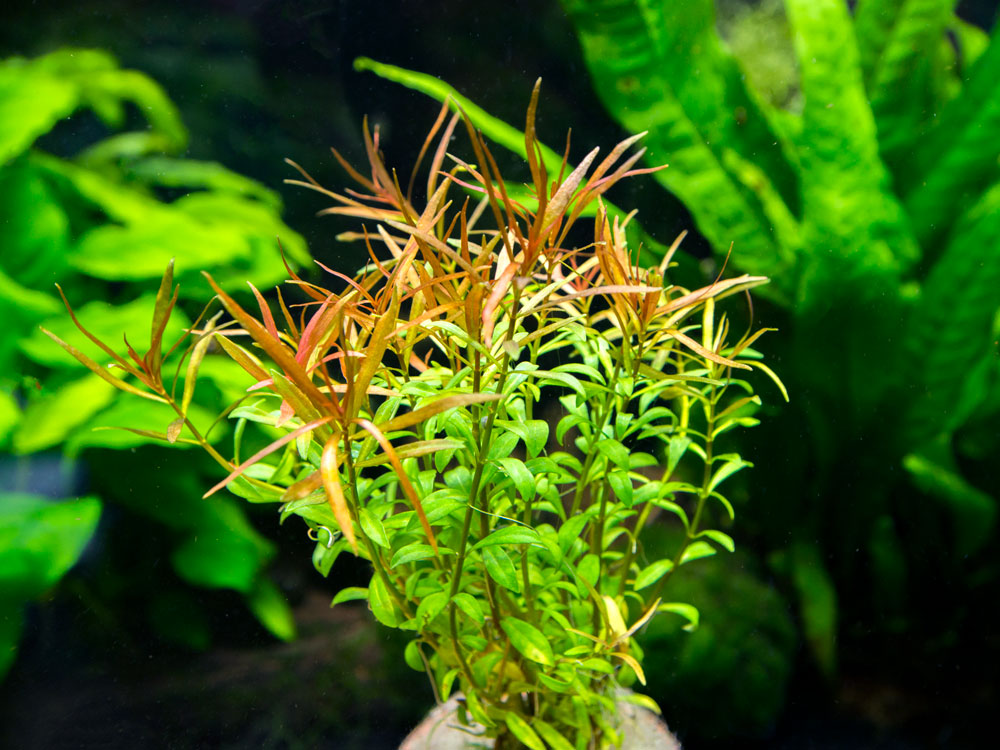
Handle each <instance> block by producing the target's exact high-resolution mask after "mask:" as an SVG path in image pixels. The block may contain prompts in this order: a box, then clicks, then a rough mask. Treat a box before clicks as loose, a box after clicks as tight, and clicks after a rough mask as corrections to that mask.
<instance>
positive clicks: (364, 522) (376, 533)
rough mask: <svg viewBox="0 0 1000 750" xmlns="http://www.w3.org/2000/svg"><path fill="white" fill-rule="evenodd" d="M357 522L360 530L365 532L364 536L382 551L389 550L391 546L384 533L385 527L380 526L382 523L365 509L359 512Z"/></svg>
mask: <svg viewBox="0 0 1000 750" xmlns="http://www.w3.org/2000/svg"><path fill="white" fill-rule="evenodd" d="M358 520H359V522H360V523H361V530H362V531H364V532H365V536H367V537H368V538H369V539H371V540H372V541H373V542H375V544H377V545H378V546H379V547H383V548H384V549H389V547H390V546H391V545H390V543H389V537H388V536H387V535H386V533H385V527H384V526H383V525H382V521H381V520H380V519H379V518H378V516H376V515H375V514H374V513H372V512H371V511H370V510H368V509H367V508H362V509H361V512H360V513H359V514H358Z"/></svg>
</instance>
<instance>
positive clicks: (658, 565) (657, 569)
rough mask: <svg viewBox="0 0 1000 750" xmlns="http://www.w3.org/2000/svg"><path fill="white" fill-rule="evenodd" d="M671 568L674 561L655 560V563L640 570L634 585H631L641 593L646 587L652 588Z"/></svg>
mask: <svg viewBox="0 0 1000 750" xmlns="http://www.w3.org/2000/svg"><path fill="white" fill-rule="evenodd" d="M673 567H674V561H673V560H666V559H664V560H657V561H656V562H653V563H651V564H649V565H647V566H646V567H645V568H643V569H642V570H640V571H639V574H638V575H637V576H636V577H635V583H634V584H633V586H635V590H636V591H641V590H642V589H644V588H646V587H647V586H652V585H653V584H654V583H656V582H657V581H659V580H660V579H661V578H663V576H665V575H666V574H667V571H669V570H671V569H672V568H673Z"/></svg>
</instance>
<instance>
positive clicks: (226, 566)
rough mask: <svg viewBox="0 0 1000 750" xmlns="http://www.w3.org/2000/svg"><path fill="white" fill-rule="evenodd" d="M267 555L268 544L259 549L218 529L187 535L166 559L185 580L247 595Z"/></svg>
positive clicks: (245, 539) (255, 545) (196, 584)
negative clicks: (213, 531) (168, 558)
mask: <svg viewBox="0 0 1000 750" xmlns="http://www.w3.org/2000/svg"><path fill="white" fill-rule="evenodd" d="M271 554H273V548H271V547H270V546H269V547H268V548H267V550H266V551H262V549H261V546H260V544H258V543H255V542H254V541H253V540H250V539H247V538H245V537H242V536H237V535H235V534H231V533H230V534H226V533H222V532H221V531H220V532H216V533H214V534H212V533H198V534H195V535H194V536H191V537H190V538H188V539H187V541H185V542H184V543H183V544H181V545H180V546H179V547H178V548H177V549H176V550H174V552H173V554H172V555H171V556H170V559H171V562H172V563H173V566H174V570H176V571H177V574H178V575H179V576H180V577H181V578H183V579H184V580H186V581H187V582H188V583H192V584H194V585H195V586H204V587H206V588H224V589H235V590H236V591H239V592H241V593H243V594H248V595H249V594H250V593H251V592H252V591H253V590H254V587H255V586H256V585H257V579H258V576H259V575H260V574H261V572H262V571H263V568H264V565H265V563H266V562H267V560H268V559H269V558H270V556H271Z"/></svg>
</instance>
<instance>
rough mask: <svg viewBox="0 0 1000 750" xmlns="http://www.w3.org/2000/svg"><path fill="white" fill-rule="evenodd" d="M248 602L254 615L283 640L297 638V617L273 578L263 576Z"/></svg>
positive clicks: (249, 595) (275, 635)
mask: <svg viewBox="0 0 1000 750" xmlns="http://www.w3.org/2000/svg"><path fill="white" fill-rule="evenodd" d="M247 604H248V605H249V607H250V611H251V612H253V614H254V617H256V618H257V620H258V621H259V622H260V624H261V625H263V626H264V627H265V628H267V629H268V631H270V633H271V635H273V636H274V637H275V638H278V639H280V640H282V641H291V640H294V639H295V617H294V616H293V615H292V608H291V607H289V606H288V601H287V600H286V599H285V597H284V596H283V595H282V593H281V591H280V590H279V589H278V587H277V586H275V585H274V582H273V581H271V579H269V578H267V577H265V576H261V577H260V578H258V580H257V585H256V586H254V588H253V590H252V591H251V592H250V593H249V594H248V595H247Z"/></svg>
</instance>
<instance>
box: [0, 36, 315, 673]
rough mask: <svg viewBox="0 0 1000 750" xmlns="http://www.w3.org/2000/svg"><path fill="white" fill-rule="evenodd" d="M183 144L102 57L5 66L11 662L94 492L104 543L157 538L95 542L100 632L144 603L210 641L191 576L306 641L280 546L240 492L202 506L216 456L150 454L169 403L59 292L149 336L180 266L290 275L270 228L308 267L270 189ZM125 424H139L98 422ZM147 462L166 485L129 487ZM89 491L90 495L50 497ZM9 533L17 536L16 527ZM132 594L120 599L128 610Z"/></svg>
mask: <svg viewBox="0 0 1000 750" xmlns="http://www.w3.org/2000/svg"><path fill="white" fill-rule="evenodd" d="M187 143H188V134H187V131H186V129H185V127H184V125H183V123H182V122H181V119H180V116H179V113H178V111H177V108H176V106H175V105H174V104H173V102H172V101H171V100H170V99H169V98H168V97H167V95H166V94H165V92H164V91H163V90H162V88H161V87H160V86H159V85H158V84H157V83H156V82H155V81H153V80H152V79H150V78H149V77H148V76H146V75H144V74H142V73H140V72H138V71H135V70H126V69H123V68H121V67H120V66H119V65H118V63H117V62H116V61H115V60H114V59H113V58H112V57H111V56H110V55H108V54H107V53H105V52H101V51H98V50H82V49H62V50H58V51H56V52H53V53H51V54H48V55H45V56H43V57H39V58H37V59H25V58H10V59H7V60H4V61H0V216H2V217H3V218H2V220H0V247H2V252H0V320H2V321H3V328H2V330H0V477H2V482H0V483H2V485H3V491H2V492H0V527H2V528H3V529H5V531H4V532H3V533H0V581H3V586H2V591H3V595H2V596H3V601H2V611H3V613H4V614H3V616H2V617H3V623H2V624H0V653H3V654H4V656H5V657H6V656H8V655H9V656H11V657H12V656H13V654H14V653H15V647H16V644H17V642H18V636H17V634H18V633H19V631H20V625H19V624H18V625H17V626H15V624H16V623H20V612H21V609H22V606H23V604H24V602H26V601H28V600H30V599H34V598H36V597H38V596H40V595H42V594H43V593H44V591H45V590H46V589H47V588H49V587H50V586H51V585H52V584H53V583H54V582H55V580H56V578H57V577H58V576H57V575H56V573H55V571H59V572H60V574H61V572H65V570H66V569H67V568H68V567H69V565H70V563H71V560H70V559H69V558H70V557H74V556H75V554H76V553H78V552H79V551H80V550H81V549H82V548H83V545H84V544H85V542H86V540H87V539H88V538H89V537H90V534H91V533H92V532H93V530H94V528H95V527H96V519H97V512H98V511H97V510H96V509H97V508H98V507H99V505H98V501H103V502H104V507H105V508H107V507H109V505H111V506H114V507H115V508H116V509H117V510H116V512H115V513H114V514H113V515H114V518H115V521H114V523H112V524H110V525H108V526H106V528H108V529H109V533H110V535H111V538H116V535H118V534H119V532H120V533H121V535H123V536H130V537H132V538H142V539H143V540H144V542H143V544H142V545H141V547H140V551H139V552H138V553H134V554H131V555H125V556H118V557H115V556H114V555H110V554H108V550H109V549H110V548H112V547H115V548H117V547H118V546H119V545H114V544H111V543H109V544H104V545H102V548H101V552H102V555H104V554H108V557H110V558H111V559H110V563H109V564H108V565H105V566H103V568H104V569H105V570H107V571H109V572H108V573H107V574H106V575H103V576H96V577H94V578H93V580H91V581H90V582H88V583H87V584H86V589H87V591H86V592H82V590H80V589H78V594H80V596H81V597H82V598H87V599H89V601H90V602H91V604H94V603H96V602H101V605H100V606H99V607H96V608H95V607H91V609H100V610H101V611H104V612H107V613H109V614H110V615H111V616H110V617H109V618H107V619H105V620H104V621H103V622H102V625H101V628H102V630H107V629H108V628H109V627H110V628H112V629H114V628H116V627H122V628H124V629H127V628H128V626H127V625H125V624H123V622H122V621H123V620H128V619H130V618H132V617H133V615H132V614H131V611H132V610H133V609H138V610H139V619H140V621H145V619H146V617H147V614H148V621H149V622H150V623H151V624H152V625H153V627H154V628H156V629H157V630H158V631H159V633H160V634H162V635H164V636H166V637H167V638H169V639H171V640H173V641H179V642H182V643H186V644H187V645H189V646H204V645H207V642H208V639H209V637H210V632H209V627H208V624H207V621H206V619H205V618H204V617H202V616H201V615H200V612H201V610H200V607H199V606H198V604H197V603H196V602H195V601H194V597H192V596H191V594H190V593H189V592H188V589H187V587H186V586H185V585H184V584H185V583H186V584H193V585H196V586H202V587H210V588H225V589H233V590H236V591H238V592H240V593H241V594H243V595H245V597H246V599H247V602H248V604H249V606H250V608H251V609H252V610H253V611H254V612H255V613H256V614H257V616H258V617H259V618H260V619H261V620H262V622H263V623H264V624H265V625H266V626H267V627H269V628H270V629H271V630H272V632H275V633H276V634H279V635H281V636H282V637H286V638H287V637H290V636H291V635H292V633H293V630H294V628H293V624H292V619H291V616H290V611H289V609H288V607H287V605H286V604H285V603H284V600H283V598H282V596H281V595H280V594H279V592H278V590H277V588H276V587H275V586H274V584H273V583H272V582H271V581H270V580H269V578H268V577H267V575H266V568H267V564H268V561H269V559H270V558H271V556H272V555H273V553H274V548H273V545H272V544H271V542H269V541H268V540H267V539H266V538H265V537H263V536H262V535H261V534H260V533H258V532H257V531H256V530H255V529H254V527H253V525H252V524H251V523H250V521H249V519H248V518H247V516H246V514H245V512H244V509H243V506H242V504H241V503H239V502H238V501H235V500H234V499H232V498H225V497H219V498H216V499H214V500H213V501H211V502H203V501H202V500H201V498H200V495H201V491H200V490H199V488H200V487H201V486H202V484H203V482H204V480H203V477H204V476H205V462H199V461H197V460H194V459H192V458H191V457H188V458H187V460H177V456H176V454H175V453H174V452H171V451H166V450H163V449H162V448H160V447H158V446H154V445H151V443H153V442H155V441H153V440H152V439H151V438H150V437H148V436H147V435H145V434H144V433H143V430H147V429H155V428H156V427H157V426H158V425H160V423H161V422H162V420H163V418H164V415H165V414H166V413H167V412H168V411H169V409H168V408H167V407H166V406H165V405H163V404H160V403H156V402H153V401H150V400H132V399H130V398H122V397H121V396H122V394H120V392H119V391H117V390H116V389H115V388H113V387H111V385H109V384H108V382H107V381H106V378H104V377H103V376H104V375H106V374H107V372H108V370H107V368H106V365H111V364H113V360H112V359H111V358H110V357H109V356H108V355H107V353H106V352H104V351H102V350H101V349H99V348H97V347H94V346H93V345H92V344H91V342H90V341H88V340H87V339H86V337H84V336H82V335H81V334H80V333H79V332H78V331H77V330H76V329H75V327H74V325H73V323H72V321H70V320H68V319H66V317H65V312H64V311H63V307H62V303H61V301H60V296H59V295H60V293H62V294H63V295H64V299H65V300H67V301H68V302H69V303H70V304H72V305H73V307H74V309H75V311H76V315H77V318H78V320H79V322H80V323H81V324H82V325H83V326H85V327H86V328H87V329H88V330H91V331H94V332H97V333H99V334H100V335H101V336H106V337H109V338H110V337H114V338H116V339H118V340H120V337H121V335H122V333H124V334H125V335H126V336H127V338H128V340H130V341H136V340H139V339H140V338H141V337H142V335H143V332H144V331H145V330H147V321H148V319H149V317H150V316H151V315H152V314H153V311H154V308H155V304H156V303H155V300H156V290H157V287H158V283H159V277H160V275H161V274H162V272H163V267H164V266H165V264H166V263H167V261H168V260H169V259H170V258H172V257H176V258H177V259H178V262H179V263H180V264H182V265H183V266H184V267H185V268H187V269H191V268H193V267H194V266H195V265H197V266H198V267H201V268H208V269H211V270H212V271H213V272H214V273H215V277H216V281H217V283H218V284H220V285H221V286H222V287H223V288H225V289H230V290H235V289H242V288H244V284H245V282H246V281H248V280H249V281H251V282H253V283H254V284H255V285H257V286H259V287H261V288H269V287H270V286H272V285H273V284H274V283H275V282H277V281H278V280H279V279H280V278H281V277H282V276H283V273H284V272H283V269H282V268H281V264H280V253H279V250H278V247H277V242H276V240H275V237H276V236H280V237H281V238H282V242H283V244H284V248H285V251H286V256H287V257H288V259H289V262H290V263H301V262H302V261H303V260H305V259H308V254H307V253H306V250H305V243H304V241H303V240H302V238H301V237H300V236H299V235H298V234H296V233H295V232H293V231H292V230H291V229H289V228H288V227H287V226H285V224H284V223H283V222H282V221H281V219H280V211H281V201H280V199H279V197H278V196H277V195H276V194H275V193H274V192H273V191H271V190H268V189H266V188H264V187H263V186H262V185H260V184H258V183H257V182H255V181H253V180H251V179H249V178H247V177H244V176H242V175H239V174H236V173H234V172H231V171H229V170H227V169H226V168H224V167H223V166H221V165H219V164H216V163H212V162H204V161H198V160H195V159H191V158H184V157H182V156H181V154H182V153H183V152H184V151H185V149H186V148H187ZM184 282H185V292H184V293H182V294H181V295H180V296H179V297H178V298H177V300H176V304H175V307H174V312H173V315H172V317H171V320H170V323H169V324H168V327H167V328H166V329H165V330H164V331H163V335H164V336H166V337H167V338H168V339H173V338H175V337H176V336H179V335H181V334H182V333H183V331H184V329H185V328H187V327H188V326H190V324H191V319H192V318H191V316H192V315H193V314H197V311H198V310H199V309H200V305H197V306H193V304H192V301H193V300H194V299H199V298H202V297H203V296H204V294H205V293H207V291H208V286H207V284H204V282H203V281H202V280H201V277H200V276H197V274H194V273H193V272H192V273H191V274H189V275H187V276H186V277H185V278H184ZM54 284H58V285H59V290H57V289H56V287H55V286H54ZM199 284H204V285H203V286H201V287H199ZM248 296H249V293H248ZM39 324H42V325H45V326H46V327H47V328H48V329H49V330H50V331H52V332H53V333H55V334H56V335H57V336H59V337H60V338H62V339H63V340H65V341H66V342H67V343H68V344H70V345H72V346H73V347H75V348H77V349H79V350H80V351H81V352H83V353H85V354H87V356H89V357H90V359H91V360H92V361H93V362H94V363H96V364H97V365H98V370H99V371H100V374H98V373H95V372H92V371H89V370H87V368H85V367H83V366H81V365H80V363H79V362H78V361H76V360H73V359H68V358H66V357H65V353H64V352H63V351H62V350H61V349H60V348H59V347H58V346H57V345H55V344H54V343H53V342H52V340H50V339H49V338H48V337H46V336H45V335H44V334H42V332H41V331H40V330H39V328H38V326H39ZM241 377H243V373H242V370H241V369H240V368H239V367H238V366H236V365H235V364H233V363H231V362H226V361H224V360H221V359H215V360H212V361H211V362H209V363H207V366H206V367H204V368H203V370H202V378H203V386H204V387H203V388H201V389H200V390H199V393H198V396H197V398H195V399H194V400H192V401H191V402H190V403H189V404H188V407H187V408H188V414H189V416H190V418H191V419H192V420H193V422H195V423H197V424H199V425H201V426H202V427H207V426H208V424H209V423H210V422H211V419H212V417H213V415H214V412H215V411H216V410H218V409H220V408H222V406H224V405H225V404H228V403H229V402H231V401H232V400H233V399H235V398H238V397H239V395H240V394H241V393H242V388H243V387H244V386H243V385H241V382H240V378H241ZM123 422H127V423H128V424H130V425H131V426H132V427H134V428H136V431H133V432H122V431H109V430H95V429H94V428H95V427H101V426H105V427H106V426H109V425H118V424H121V423H123ZM227 429H228V425H227V424H225V423H221V424H219V425H217V426H216V429H215V430H214V431H213V432H212V434H211V435H210V438H209V439H211V440H216V439H221V438H222V437H224V435H225V432H226V430H227ZM167 464H169V465H170V470H166V465H167ZM151 465H152V466H157V465H161V466H164V467H165V471H164V472H163V474H162V475H161V478H160V480H159V481H158V482H157V483H156V486H155V487H147V489H146V490H145V491H144V492H143V493H141V494H140V493H136V492H135V491H134V487H135V484H136V481H137V479H138V478H139V477H141V476H146V475H147V474H148V467H149V466H151ZM53 477H56V479H55V480H53ZM80 492H84V493H90V494H92V495H93V496H94V497H90V498H88V499H85V500H79V501H77V500H74V499H69V500H67V501H66V504H65V505H60V504H56V503H55V502H54V501H55V500H57V499H62V498H73V497H74V496H75V495H76V494H77V493H80ZM41 493H47V494H48V496H49V499H48V500H45V499H43V498H41V497H38V496H37V495H39V494H41ZM31 495H33V496H34V499H31V498H30V497H29V496H31ZM74 510H75V511H76V512H74ZM74 523H75V524H77V525H78V527H77V528H76V529H75V530H74V529H72V528H71V527H73V525H74ZM14 528H17V529H19V531H18V533H17V534H14V533H13V532H11V533H7V531H6V530H7V529H14ZM132 549H135V547H134V546H133V547H132ZM71 550H72V551H74V553H73V555H71V554H70V552H71ZM159 555H162V556H163V557H167V558H169V559H170V562H171V563H172V569H173V573H172V574H166V575H164V574H162V573H157V570H161V571H162V570H166V569H169V568H170V567H171V566H160V567H159V568H157V563H156V557H157V556H159ZM108 557H104V558H103V559H104V560H105V561H108ZM29 562H30V564H29ZM154 576H155V578H154ZM154 580H155V581H156V585H151V581H154ZM15 599H16V601H15ZM123 600H128V601H129V606H128V607H127V608H126V607H124V606H118V603H120V602H121V601H123ZM136 604H138V605H139V606H138V607H136V606H135V605H136ZM126 610H128V613H126ZM179 611H184V612H185V613H186V614H185V616H184V617H181V616H179V615H178V612H179ZM109 623H113V624H111V625H110V626H109ZM142 627H144V628H145V625H143V626H142ZM5 662H6V663H9V661H8V660H5ZM2 671H3V670H2V669H0V672H2Z"/></svg>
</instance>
